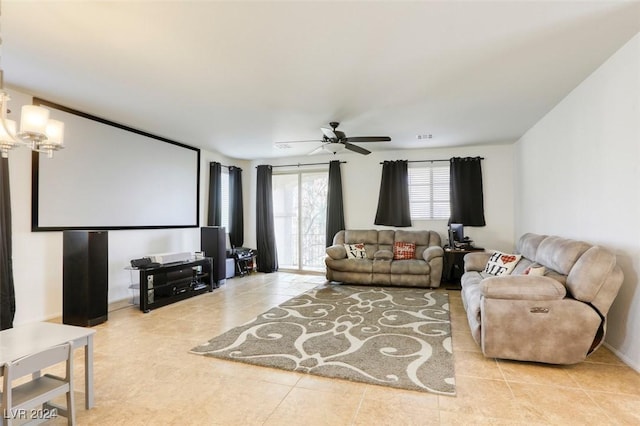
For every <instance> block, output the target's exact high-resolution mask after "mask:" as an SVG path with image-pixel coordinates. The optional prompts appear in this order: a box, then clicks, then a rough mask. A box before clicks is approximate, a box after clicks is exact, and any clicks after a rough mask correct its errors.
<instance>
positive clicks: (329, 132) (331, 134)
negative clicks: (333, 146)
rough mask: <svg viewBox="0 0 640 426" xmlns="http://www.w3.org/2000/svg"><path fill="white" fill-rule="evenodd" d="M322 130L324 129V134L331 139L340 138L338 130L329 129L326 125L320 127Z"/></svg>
mask: <svg viewBox="0 0 640 426" xmlns="http://www.w3.org/2000/svg"><path fill="white" fill-rule="evenodd" d="M320 130H322V134H324V136H325V137H327V138H329V139H338V136H337V135H336V132H334V131H333V130H332V129H327V128H326V127H320Z"/></svg>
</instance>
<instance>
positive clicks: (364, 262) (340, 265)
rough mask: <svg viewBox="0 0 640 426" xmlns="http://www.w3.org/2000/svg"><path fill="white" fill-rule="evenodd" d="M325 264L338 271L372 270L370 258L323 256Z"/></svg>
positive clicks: (360, 271) (368, 271)
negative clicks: (333, 257) (337, 258)
mask: <svg viewBox="0 0 640 426" xmlns="http://www.w3.org/2000/svg"><path fill="white" fill-rule="evenodd" d="M325 264H326V265H327V266H328V267H329V268H331V269H333V270H334V271H340V272H359V273H363V272H367V273H371V272H372V271H373V260H372V259H339V260H336V259H331V258H325Z"/></svg>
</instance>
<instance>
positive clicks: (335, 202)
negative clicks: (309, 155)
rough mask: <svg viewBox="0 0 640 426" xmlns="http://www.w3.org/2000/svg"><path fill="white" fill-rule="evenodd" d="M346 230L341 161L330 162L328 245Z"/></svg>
mask: <svg viewBox="0 0 640 426" xmlns="http://www.w3.org/2000/svg"><path fill="white" fill-rule="evenodd" d="M343 229H344V207H343V205H342V175H341V174H340V161H337V160H334V161H331V162H329V190H328V191H327V232H326V233H327V236H326V244H327V247H329V246H330V245H331V244H333V236H334V235H336V233H338V231H341V230H343Z"/></svg>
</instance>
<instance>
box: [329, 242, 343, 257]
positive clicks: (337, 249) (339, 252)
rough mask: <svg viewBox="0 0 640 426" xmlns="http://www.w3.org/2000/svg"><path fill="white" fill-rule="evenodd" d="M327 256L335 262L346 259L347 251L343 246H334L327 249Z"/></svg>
mask: <svg viewBox="0 0 640 426" xmlns="http://www.w3.org/2000/svg"><path fill="white" fill-rule="evenodd" d="M327 255H328V256H329V257H330V258H332V259H335V260H339V259H346V258H347V249H345V248H344V246H343V245H342V244H334V245H332V246H330V247H327Z"/></svg>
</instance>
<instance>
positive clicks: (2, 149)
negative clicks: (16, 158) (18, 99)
mask: <svg viewBox="0 0 640 426" xmlns="http://www.w3.org/2000/svg"><path fill="white" fill-rule="evenodd" d="M1 81H2V70H0V84H1ZM10 99H11V97H10V96H9V94H8V93H7V92H6V91H5V90H4V86H3V85H1V86H0V108H1V109H0V153H1V155H2V158H7V157H9V151H10V150H12V149H14V148H16V147H20V146H26V147H28V148H30V149H32V150H33V151H37V152H43V153H46V154H47V157H49V158H53V152H54V151H58V150H60V149H62V148H64V123H63V122H62V121H59V120H52V119H50V118H49V110H48V109H46V108H43V107H41V106H38V105H24V106H23V107H22V110H21V114H20V128H19V131H18V132H16V122H15V121H14V120H10V119H8V118H7V104H8V102H9V100H10Z"/></svg>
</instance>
